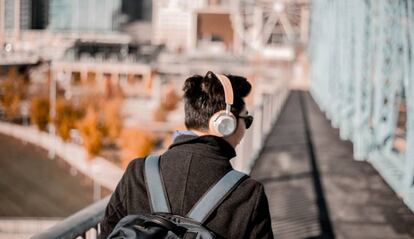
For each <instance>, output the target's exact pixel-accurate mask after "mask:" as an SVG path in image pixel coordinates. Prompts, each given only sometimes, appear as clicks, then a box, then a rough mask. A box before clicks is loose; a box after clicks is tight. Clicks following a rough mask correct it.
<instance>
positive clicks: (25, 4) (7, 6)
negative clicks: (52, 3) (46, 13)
mask: <svg viewBox="0 0 414 239" xmlns="http://www.w3.org/2000/svg"><path fill="white" fill-rule="evenodd" d="M3 4H4V8H3V9H0V11H2V12H1V14H0V18H2V19H0V21H2V24H1V26H2V27H3V30H4V31H5V32H13V31H14V30H15V29H16V27H17V26H16V24H19V25H18V27H17V29H30V27H31V1H30V0H3ZM16 14H17V15H18V16H16ZM17 22H18V23H17Z"/></svg>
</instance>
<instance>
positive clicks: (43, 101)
mask: <svg viewBox="0 0 414 239" xmlns="http://www.w3.org/2000/svg"><path fill="white" fill-rule="evenodd" d="M49 107H50V102H49V99H48V98H47V97H34V98H33V99H32V101H31V106H30V119H31V122H33V123H34V124H35V125H37V127H38V128H39V129H40V130H42V131H46V130H47V125H48V123H49Z"/></svg>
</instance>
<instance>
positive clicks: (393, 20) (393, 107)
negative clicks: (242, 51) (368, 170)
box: [309, 0, 414, 211]
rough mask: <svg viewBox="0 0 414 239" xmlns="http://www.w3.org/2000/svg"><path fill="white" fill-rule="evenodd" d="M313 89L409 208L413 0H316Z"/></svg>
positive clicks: (413, 145) (412, 199)
mask: <svg viewBox="0 0 414 239" xmlns="http://www.w3.org/2000/svg"><path fill="white" fill-rule="evenodd" d="M309 52H310V59H311V62H312V73H311V79H312V81H311V93H312V95H313V97H314V98H315V100H316V101H317V103H318V104H319V106H320V108H321V109H322V110H323V111H325V113H326V115H327V117H328V118H329V119H330V120H331V122H332V125H333V126H334V127H338V128H339V130H340V136H341V138H342V139H347V140H351V141H352V142H353V145H354V157H355V159H357V160H368V161H369V162H370V163H372V165H373V166H374V167H375V168H376V169H377V170H378V172H379V173H380V174H381V175H382V176H383V178H384V179H385V180H386V181H387V183H388V184H389V185H390V186H391V187H392V188H393V189H394V190H395V191H396V193H397V194H398V195H400V196H401V197H402V198H403V200H404V202H405V203H406V204H407V205H408V206H409V207H410V209H411V210H412V211H414V3H413V2H412V0H349V1H343V0H334V1H332V0H314V1H313V5H312V12H311V40H310V45H309Z"/></svg>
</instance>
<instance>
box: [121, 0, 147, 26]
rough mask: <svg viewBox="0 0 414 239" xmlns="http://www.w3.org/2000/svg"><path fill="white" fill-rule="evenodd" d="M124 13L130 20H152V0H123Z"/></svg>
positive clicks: (122, 9)
mask: <svg viewBox="0 0 414 239" xmlns="http://www.w3.org/2000/svg"><path fill="white" fill-rule="evenodd" d="M121 11H122V14H124V15H126V16H127V18H128V19H127V21H128V22H133V21H143V22H150V21H151V18H152V0H122V7H121Z"/></svg>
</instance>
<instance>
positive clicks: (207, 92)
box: [183, 71, 252, 130]
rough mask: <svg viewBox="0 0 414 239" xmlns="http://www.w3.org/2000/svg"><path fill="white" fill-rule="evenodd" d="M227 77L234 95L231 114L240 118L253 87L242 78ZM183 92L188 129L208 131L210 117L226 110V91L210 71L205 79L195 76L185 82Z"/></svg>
mask: <svg viewBox="0 0 414 239" xmlns="http://www.w3.org/2000/svg"><path fill="white" fill-rule="evenodd" d="M226 76H227V77H228V78H229V80H230V82H231V85H232V88H233V95H234V102H233V105H232V107H231V112H232V113H233V114H234V115H235V116H238V115H239V114H240V112H241V111H242V110H243V108H244V106H245V102H244V99H243V98H244V97H246V96H247V95H248V94H249V93H250V90H251V88H252V86H251V84H250V83H249V82H248V81H247V80H246V78H244V77H242V76H235V75H226ZM183 91H184V101H185V125H186V127H187V128H188V129H195V130H208V128H209V119H210V117H211V116H213V114H214V113H216V112H218V111H220V110H224V109H225V108H226V102H225V99H224V89H223V86H222V84H221V83H220V81H219V79H217V77H216V76H215V74H213V73H212V72H210V71H209V72H207V74H206V75H205V76H204V77H203V76H200V75H194V76H192V77H190V78H188V79H187V80H186V81H185V83H184V87H183Z"/></svg>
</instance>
